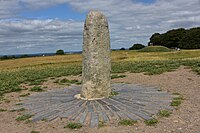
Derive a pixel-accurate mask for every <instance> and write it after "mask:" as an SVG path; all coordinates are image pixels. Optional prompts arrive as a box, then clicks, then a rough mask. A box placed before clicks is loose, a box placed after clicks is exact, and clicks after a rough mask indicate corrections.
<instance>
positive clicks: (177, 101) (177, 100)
mask: <svg viewBox="0 0 200 133" xmlns="http://www.w3.org/2000/svg"><path fill="white" fill-rule="evenodd" d="M173 95H176V96H177V97H174V98H173V100H172V102H171V106H179V105H180V104H181V103H182V100H184V98H183V96H182V95H180V94H179V93H173Z"/></svg>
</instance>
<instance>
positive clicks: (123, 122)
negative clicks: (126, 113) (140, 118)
mask: <svg viewBox="0 0 200 133" xmlns="http://www.w3.org/2000/svg"><path fill="white" fill-rule="evenodd" d="M136 123H137V121H135V120H127V119H124V120H121V121H119V124H120V125H124V126H133V125H134V124H136Z"/></svg>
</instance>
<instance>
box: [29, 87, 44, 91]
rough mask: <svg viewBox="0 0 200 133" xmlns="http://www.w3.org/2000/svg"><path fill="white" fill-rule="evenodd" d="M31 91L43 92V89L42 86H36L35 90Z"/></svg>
mask: <svg viewBox="0 0 200 133" xmlns="http://www.w3.org/2000/svg"><path fill="white" fill-rule="evenodd" d="M30 91H33V92H42V91H43V89H42V88H41V86H34V87H33V88H31V89H30Z"/></svg>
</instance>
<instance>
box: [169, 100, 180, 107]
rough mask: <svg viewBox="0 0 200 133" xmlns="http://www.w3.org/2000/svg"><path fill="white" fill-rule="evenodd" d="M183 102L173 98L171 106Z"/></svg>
mask: <svg viewBox="0 0 200 133" xmlns="http://www.w3.org/2000/svg"><path fill="white" fill-rule="evenodd" d="M180 104H181V100H173V101H172V102H171V106H179V105H180Z"/></svg>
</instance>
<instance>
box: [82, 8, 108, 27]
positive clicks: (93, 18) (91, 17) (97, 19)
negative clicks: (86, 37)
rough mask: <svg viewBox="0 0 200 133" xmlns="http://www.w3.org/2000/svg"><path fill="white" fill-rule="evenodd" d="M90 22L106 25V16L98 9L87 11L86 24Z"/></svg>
mask: <svg viewBox="0 0 200 133" xmlns="http://www.w3.org/2000/svg"><path fill="white" fill-rule="evenodd" d="M90 24H94V25H96V24H97V25H98V24H101V25H105V26H108V21H107V18H106V17H105V16H104V15H103V13H101V12H100V11H97V10H91V11H90V12H89V13H88V15H87V18H86V25H90Z"/></svg>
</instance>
